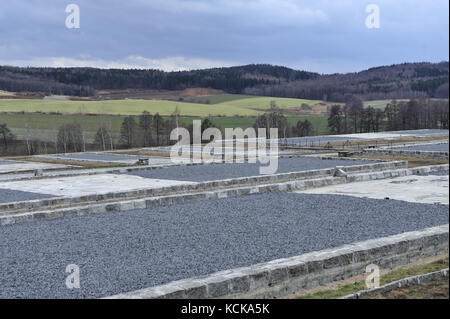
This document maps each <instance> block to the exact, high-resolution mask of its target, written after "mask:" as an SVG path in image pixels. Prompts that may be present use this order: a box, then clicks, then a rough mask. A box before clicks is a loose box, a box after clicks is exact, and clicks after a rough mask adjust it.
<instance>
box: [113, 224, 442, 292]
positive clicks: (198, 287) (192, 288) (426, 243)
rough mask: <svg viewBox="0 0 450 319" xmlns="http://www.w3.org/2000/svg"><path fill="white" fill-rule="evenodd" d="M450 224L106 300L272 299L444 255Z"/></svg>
mask: <svg viewBox="0 0 450 319" xmlns="http://www.w3.org/2000/svg"><path fill="white" fill-rule="evenodd" d="M448 240H449V225H448V224H447V225H442V226H437V227H432V228H427V229H424V230H421V231H413V232H408V233H403V234H398V235H394V236H389V237H384V238H378V239H372V240H367V241H363V242H358V243H353V244H349V245H343V246H340V247H337V248H332V249H325V250H321V251H316V252H311V253H307V254H304V255H300V256H295V257H290V258H283V259H277V260H273V261H270V262H266V263H261V264H256V265H253V266H249V267H242V268H236V269H231V270H225V271H220V272H217V273H214V274H211V275H207V276H200V277H195V278H189V279H184V280H179V281H174V282H171V283H168V284H166V285H160V286H155V287H150V288H145V289H141V290H137V291H132V292H128V293H123V294H118V295H114V296H110V297H107V298H108V299H155V298H170V299H185V298H188V299H190V298H196V299H198V298H273V297H279V296H283V295H287V294H291V293H294V292H296V291H299V290H303V289H311V288H314V287H316V286H318V285H322V284H325V283H327V282H332V281H336V280H343V279H345V278H349V277H351V276H355V275H357V274H361V273H364V272H365V267H366V266H367V265H368V264H376V265H378V266H379V267H381V268H388V267H389V268H392V267H395V266H398V265H402V264H407V263H411V262H413V261H415V260H417V259H420V258H425V257H431V256H436V255H439V254H444V253H447V252H448Z"/></svg>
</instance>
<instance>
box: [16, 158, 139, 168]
mask: <svg viewBox="0 0 450 319" xmlns="http://www.w3.org/2000/svg"><path fill="white" fill-rule="evenodd" d="M9 159H10V160H15V161H25V162H35V163H46V164H60V165H71V166H75V167H72V168H70V169H71V170H79V169H90V168H114V167H127V166H132V165H126V164H111V163H108V164H105V163H98V162H86V161H79V162H77V161H70V160H67V161H66V160H52V159H48V158H31V157H14V158H9ZM53 170H60V169H50V171H53Z"/></svg>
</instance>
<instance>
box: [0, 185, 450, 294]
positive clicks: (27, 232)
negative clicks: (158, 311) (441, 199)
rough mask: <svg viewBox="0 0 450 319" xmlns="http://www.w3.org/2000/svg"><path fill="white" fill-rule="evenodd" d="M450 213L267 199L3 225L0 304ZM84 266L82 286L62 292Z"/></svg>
mask: <svg viewBox="0 0 450 319" xmlns="http://www.w3.org/2000/svg"><path fill="white" fill-rule="evenodd" d="M448 219H449V213H448V207H447V206H443V205H428V204H416V203H408V202H403V201H395V200H376V199H365V198H356V197H348V196H340V195H308V194H295V193H267V194H255V195H249V196H243V197H239V198H227V199H220V200H211V201H204V202H196V203H185V204H180V205H173V206H168V207H155V208H151V209H146V210H135V211H127V212H117V213H114V214H99V215H88V216H81V217H66V218H60V219H55V220H48V221H45V220H43V221H35V222H31V223H22V224H17V225H9V226H3V227H0V238H1V240H0V274H1V277H0V286H1V288H0V298H93V297H102V296H108V295H112V294H117V293H121V292H127V291H132V290H136V289H141V288H145V287H150V286H154V285H158V284H163V283H167V282H170V281H173V280H179V279H183V278H188V277H192V276H198V275H205V274H209V273H212V272H216V271H220V270H224V269H230V268H235V267H242V266H249V265H252V264H256V263H260V262H266V261H269V260H273V259H277V258H283V257H288V256H294V255H299V254H303V253H307V252H311V251H315V250H320V249H325V248H330V247H336V246H340V245H343V244H348V243H352V242H356V241H361V240H367V239H371V238H377V237H383V236H389V235H393V234H398V233H402V232H407V231H413V230H419V229H423V228H426V227H432V226H437V225H442V224H447V223H448ZM69 264H77V265H78V266H79V267H80V276H81V288H80V289H73V290H69V289H67V288H66V286H65V280H66V276H67V275H68V274H66V273H65V270H66V266H67V265H69Z"/></svg>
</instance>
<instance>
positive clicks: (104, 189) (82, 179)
mask: <svg viewBox="0 0 450 319" xmlns="http://www.w3.org/2000/svg"><path fill="white" fill-rule="evenodd" d="M186 184H195V183H191V182H184V181H176V180H166V179H165V180H160V179H149V178H142V177H139V176H133V175H116V174H99V175H92V176H71V177H63V178H49V179H38V180H29V181H15V182H3V183H0V188H3V189H10V190H18V191H24V192H33V193H42V194H53V195H56V196H67V197H77V196H84V195H91V194H103V193H109V192H121V191H128V190H130V191H131V190H137V189H148V188H153V187H155V188H158V187H166V186H175V185H186Z"/></svg>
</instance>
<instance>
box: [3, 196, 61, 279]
mask: <svg viewBox="0 0 450 319" xmlns="http://www.w3.org/2000/svg"><path fill="white" fill-rule="evenodd" d="M52 197H58V196H55V195H47V194H38V193H31V192H22V191H17V190H13V189H5V188H0V203H2V204H4V203H13V202H22V201H27V200H34V199H45V198H52ZM0 287H1V285H0Z"/></svg>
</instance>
